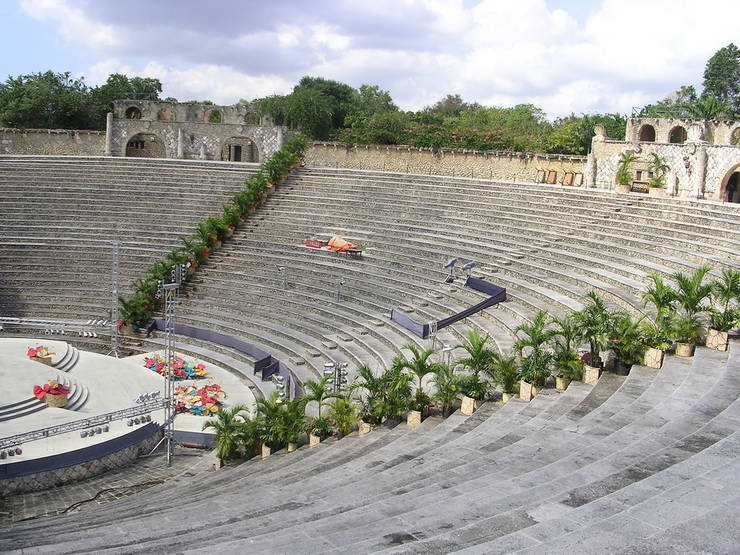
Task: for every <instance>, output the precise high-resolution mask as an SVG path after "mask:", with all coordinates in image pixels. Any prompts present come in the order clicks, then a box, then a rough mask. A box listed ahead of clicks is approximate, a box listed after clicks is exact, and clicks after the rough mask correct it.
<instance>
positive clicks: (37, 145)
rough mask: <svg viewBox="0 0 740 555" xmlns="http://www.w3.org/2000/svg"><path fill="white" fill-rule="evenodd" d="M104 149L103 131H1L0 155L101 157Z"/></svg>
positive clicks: (3, 129) (9, 129)
mask: <svg viewBox="0 0 740 555" xmlns="http://www.w3.org/2000/svg"><path fill="white" fill-rule="evenodd" d="M104 149H105V133H103V132H102V131H87V130H71V129H13V128H0V154H32V155H39V154H50V155H56V156H100V155H101V154H103V152H104Z"/></svg>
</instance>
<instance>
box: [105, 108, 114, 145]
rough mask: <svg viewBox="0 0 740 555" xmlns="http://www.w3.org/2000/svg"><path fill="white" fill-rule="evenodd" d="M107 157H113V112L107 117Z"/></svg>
mask: <svg viewBox="0 0 740 555" xmlns="http://www.w3.org/2000/svg"><path fill="white" fill-rule="evenodd" d="M105 155H106V156H113V112H108V113H107V114H106V115H105Z"/></svg>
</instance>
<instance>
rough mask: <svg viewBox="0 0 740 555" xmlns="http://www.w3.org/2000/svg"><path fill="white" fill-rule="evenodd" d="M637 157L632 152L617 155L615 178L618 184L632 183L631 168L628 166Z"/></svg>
mask: <svg viewBox="0 0 740 555" xmlns="http://www.w3.org/2000/svg"><path fill="white" fill-rule="evenodd" d="M636 159H637V155H636V154H635V153H634V152H623V153H622V155H621V156H620V157H619V164H618V165H617V173H616V175H615V180H616V182H617V183H618V184H619V185H632V170H631V169H630V166H631V165H632V162H634V161H635V160H636Z"/></svg>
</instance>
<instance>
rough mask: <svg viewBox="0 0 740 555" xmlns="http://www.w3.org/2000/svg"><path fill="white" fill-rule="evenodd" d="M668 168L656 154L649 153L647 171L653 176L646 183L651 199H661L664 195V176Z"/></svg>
mask: <svg viewBox="0 0 740 555" xmlns="http://www.w3.org/2000/svg"><path fill="white" fill-rule="evenodd" d="M670 169H671V168H670V166H668V164H666V163H665V160H663V159H662V158H661V157H660V156H658V154H657V153H655V152H651V153H650V162H649V163H648V171H649V172H651V173H652V174H653V177H652V179H650V182H649V183H648V194H649V195H650V196H653V197H662V196H663V194H664V193H665V176H666V173H668V170H670Z"/></svg>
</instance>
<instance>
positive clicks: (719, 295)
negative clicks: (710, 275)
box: [710, 269, 740, 331]
mask: <svg viewBox="0 0 740 555" xmlns="http://www.w3.org/2000/svg"><path fill="white" fill-rule="evenodd" d="M710 300H711V303H712V306H711V308H710V317H711V320H712V323H711V325H712V328H714V329H716V330H718V331H730V330H731V329H732V328H733V327H734V326H736V325H737V324H738V323H740V271H738V270H733V269H723V270H722V279H719V280H715V281H714V282H713V283H712V292H711V294H710Z"/></svg>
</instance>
